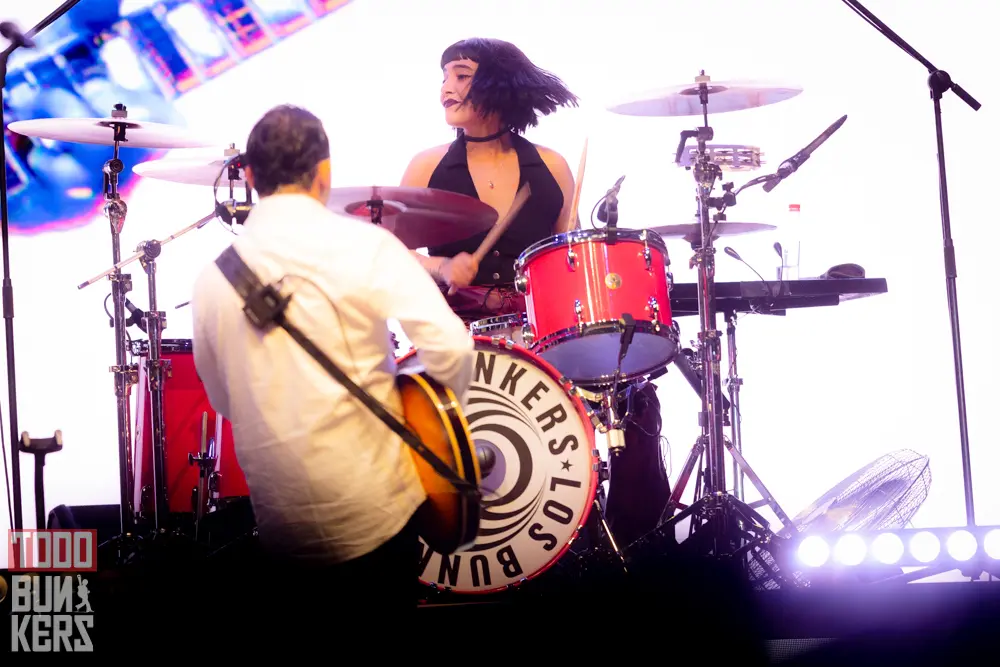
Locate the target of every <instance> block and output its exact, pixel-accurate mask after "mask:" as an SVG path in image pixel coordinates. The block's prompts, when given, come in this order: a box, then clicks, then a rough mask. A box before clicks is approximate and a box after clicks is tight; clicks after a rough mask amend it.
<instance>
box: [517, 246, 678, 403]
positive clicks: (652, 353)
mask: <svg viewBox="0 0 1000 667" xmlns="http://www.w3.org/2000/svg"><path fill="white" fill-rule="evenodd" d="M669 265H670V256H669V254H668V253H667V246H666V245H665V244H664V243H663V239H661V238H660V236H659V235H658V234H656V233H655V232H651V231H649V230H645V229H641V230H640V229H619V230H617V238H616V239H615V240H614V242H612V241H610V240H608V232H607V230H606V229H599V230H577V231H572V232H568V233H566V234H560V235H558V236H553V237H550V238H548V239H545V240H543V241H539V242H538V243H536V244H534V245H533V246H531V247H529V248H528V249H527V250H525V251H524V252H523V253H522V254H521V256H520V257H519V258H518V260H517V264H516V270H517V278H516V282H515V285H516V287H517V289H518V290H519V291H521V292H522V293H524V295H525V301H526V310H527V320H528V324H527V325H526V327H525V331H524V341H525V344H526V345H527V346H528V348H529V349H531V350H532V351H533V352H536V353H537V354H538V355H539V356H540V357H541V358H542V359H545V360H546V361H547V362H549V363H550V364H552V365H553V366H555V367H556V368H558V369H559V371H560V372H561V373H562V374H563V375H565V376H566V377H568V378H569V379H571V380H573V381H575V382H577V383H579V384H581V385H590V386H601V385H606V384H610V383H611V382H612V381H613V380H614V372H615V369H616V368H617V366H618V355H619V353H620V349H621V334H622V327H621V325H620V323H619V320H620V319H621V318H622V316H623V315H625V314H626V313H628V314H630V315H631V316H632V318H633V319H634V320H635V324H636V327H635V335H634V337H633V339H632V343H631V345H630V346H629V348H628V351H627V354H626V356H625V359H624V361H623V363H622V368H621V371H622V377H623V379H626V380H629V379H633V378H637V377H641V376H643V375H646V374H648V373H651V372H653V371H655V370H657V369H658V368H660V367H663V366H665V365H667V364H668V363H670V361H671V360H672V359H673V358H674V356H675V355H676V354H677V350H678V348H679V344H678V343H679V336H678V333H677V330H676V328H675V327H674V322H673V317H672V314H671V310H670V287H671V282H672V277H671V276H670V274H669V273H667V266H669Z"/></svg>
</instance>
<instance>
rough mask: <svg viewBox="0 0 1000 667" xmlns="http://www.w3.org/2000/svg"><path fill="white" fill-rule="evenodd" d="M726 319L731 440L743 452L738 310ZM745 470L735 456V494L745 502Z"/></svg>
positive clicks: (725, 315)
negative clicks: (737, 355)
mask: <svg viewBox="0 0 1000 667" xmlns="http://www.w3.org/2000/svg"><path fill="white" fill-rule="evenodd" d="M724 317H725V319H726V343H727V344H728V347H729V350H728V351H729V355H728V356H729V377H728V378H726V387H727V388H728V389H729V407H730V411H731V412H730V417H729V425H730V431H731V433H732V437H731V438H730V442H731V443H732V445H733V449H735V450H736V451H737V452H739V453H740V454H742V453H743V428H742V424H741V423H740V422H741V421H742V420H743V416H742V414H740V387H742V386H743V379H742V378H741V377H740V376H739V372H738V370H737V368H736V311H734V310H727V311H726V312H725V313H724ZM743 477H744V473H743V470H742V469H741V468H740V464H739V463H738V462H737V460H736V459H735V458H733V495H734V496H736V498H737V499H738V500H740V501H741V502H745V498H744V495H743Z"/></svg>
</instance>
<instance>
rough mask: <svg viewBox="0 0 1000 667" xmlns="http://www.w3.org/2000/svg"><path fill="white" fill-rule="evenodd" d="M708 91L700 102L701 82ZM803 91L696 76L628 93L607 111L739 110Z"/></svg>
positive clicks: (690, 113)
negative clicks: (677, 82) (628, 94)
mask: <svg viewBox="0 0 1000 667" xmlns="http://www.w3.org/2000/svg"><path fill="white" fill-rule="evenodd" d="M699 79H703V80H704V85H705V88H706V92H707V98H708V103H707V105H706V106H705V107H703V106H702V102H701V82H700V81H699ZM801 92H802V88H799V87H797V86H781V85H769V84H763V83H753V82H749V81H747V82H736V81H730V82H718V83H716V82H712V81H711V80H710V79H709V77H707V76H701V77H697V78H696V80H695V82H694V83H687V84H682V85H678V86H671V87H669V88H659V89H656V90H649V91H646V92H643V93H638V94H635V95H631V96H629V97H628V98H627V99H625V100H622V101H620V102H618V103H616V104H613V105H611V106H609V107H608V110H609V111H611V112H613V113H616V114H620V115H623V116H659V117H664V116H700V115H701V114H702V112H703V111H705V110H707V111H708V113H710V114H715V113H725V112H727V111H741V110H743V109H752V108H754V107H762V106H766V105H768V104H776V103H778V102H784V101H785V100H788V99H791V98H793V97H795V96H796V95H798V94H799V93H801Z"/></svg>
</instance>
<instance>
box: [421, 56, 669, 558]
mask: <svg viewBox="0 0 1000 667" xmlns="http://www.w3.org/2000/svg"><path fill="white" fill-rule="evenodd" d="M441 69H442V72H443V74H444V82H443V83H442V85H441V105H442V106H443V107H444V117H445V122H447V123H448V124H449V125H450V126H452V127H454V128H455V129H456V130H457V133H458V137H457V138H456V139H455V141H453V142H452V143H450V144H446V145H443V146H435V147H433V148H429V149H427V150H424V151H422V152H420V153H418V154H417V155H416V156H415V157H414V158H413V159H412V160H411V162H410V164H409V167H407V169H406V173H405V174H404V175H403V180H402V183H401V185H402V186H404V187H417V188H434V189H438V190H447V191H449V192H456V193H459V194H463V195H468V196H470V197H474V198H476V199H479V200H481V201H483V202H484V203H486V204H489V205H490V206H492V207H493V208H494V209H496V211H497V213H498V214H499V216H500V218H502V217H503V216H504V215H505V214H506V213H507V211H508V210H509V209H510V207H511V204H512V202H513V200H514V196H515V194H516V193H517V191H518V190H519V189H520V187H521V186H523V185H524V184H525V183H528V184H530V186H531V196H530V197H529V198H528V200H527V202H526V203H525V205H524V206H523V207H522V208H521V210H520V212H519V213H518V214H517V216H516V217H515V218H514V220H513V221H512V223H511V225H510V227H509V228H508V229H507V231H506V232H505V233H504V234H503V236H501V238H500V240H499V241H498V242H497V243H496V245H495V246H494V247H493V248H492V249H491V250H490V252H489V253H488V255H487V256H486V257H484V258H483V260H482V262H481V263H478V264H477V262H476V261H475V259H474V257H473V253H475V251H476V249H477V248H478V247H479V244H480V243H481V242H482V240H483V239H484V238H485V236H486V232H483V233H480V234H478V235H476V236H474V237H472V238H470V239H468V240H465V241H461V242H457V243H449V244H446V245H439V246H436V247H430V248H428V254H429V255H430V256H429V257H424V256H422V255H418V259H419V260H420V262H421V264H423V265H424V267H425V268H426V269H427V270H428V271H429V272H430V273H431V274H432V275H434V276H435V277H436V278H437V279H438V280H439V281H440V282H443V283H446V284H447V285H450V286H452V287H456V288H462V289H459V290H458V292H457V294H455V295H452V296H449V297H448V298H449V302H450V303H451V304H452V308H453V309H454V310H455V311H456V312H457V313H458V314H459V315H460V316H462V317H463V318H464V319H466V320H469V321H471V320H476V319H480V318H484V317H490V316H493V315H499V314H505V313H521V312H524V310H525V305H524V299H523V297H521V296H520V295H518V294H517V293H516V292H515V291H514V289H513V282H514V263H515V260H516V259H517V258H518V257H519V256H520V254H521V253H522V252H524V250H525V249H526V248H528V246H530V245H532V244H533V243H535V242H537V241H541V240H542V239H545V238H548V237H550V236H553V235H555V234H561V233H563V232H566V231H569V230H572V229H577V228H578V227H579V218H578V217H576V218H575V219H573V220H571V219H570V215H571V208H572V202H573V195H574V182H573V181H574V179H573V173H572V171H571V170H570V168H569V165H568V164H567V163H566V160H565V158H563V156H561V155H560V154H559V153H557V152H555V151H553V150H552V149H549V148H545V147H544V146H538V145H535V144H532V143H531V142H529V141H528V140H527V139H525V138H524V137H523V136H522V135H523V134H524V132H525V130H526V129H527V128H528V127H534V126H536V125H537V124H538V115H539V114H542V115H549V114H551V113H553V112H554V111H556V110H557V109H558V108H559V107H564V106H576V104H577V97H576V96H575V95H574V94H573V93H571V92H570V91H569V90H568V89H567V88H566V86H565V85H564V84H563V82H562V81H560V80H559V79H558V78H557V77H555V76H553V75H552V74H550V73H548V72H545V71H543V70H541V69H539V68H538V67H537V66H535V65H534V64H533V63H532V62H531V61H530V60H529V59H528V58H527V56H525V55H524V53H522V52H521V51H520V49H518V48H517V47H516V46H514V45H513V44H510V43H508V42H504V41H500V40H495V39H480V38H477V39H467V40H463V41H460V42H457V43H455V44H452V45H451V46H449V47H448V48H447V49H445V51H444V53H443V54H442V56H441ZM626 401H627V409H628V410H629V419H628V424H627V426H626V430H625V443H626V446H625V450H624V451H623V452H622V454H620V455H619V456H616V457H615V459H614V460H613V461H611V465H610V478H611V480H610V481H611V484H610V489H609V493H608V501H607V502H608V504H607V518H608V522H609V524H611V526H612V529H613V531H614V532H615V536H616V538H617V539H618V542H619V544H621V545H623V546H624V545H627V544H629V543H630V542H632V541H633V540H635V539H637V538H639V537H641V536H642V535H643V534H645V533H646V532H648V531H650V530H652V529H653V528H655V527H656V525H657V523H658V521H659V518H660V513H661V512H662V510H663V508H664V507H665V506H666V503H667V499H668V497H669V495H670V486H669V482H668V480H667V474H666V470H665V467H664V464H663V457H662V454H661V451H660V436H659V434H660V425H661V424H660V404H659V401H658V400H657V397H656V393H655V388H654V387H653V385H652V384H647V385H646V386H645V388H643V389H642V390H640V391H637V392H630V393H629V396H628V398H627V399H626ZM626 401H623V402H622V405H621V406H620V414H624V413H625V410H626Z"/></svg>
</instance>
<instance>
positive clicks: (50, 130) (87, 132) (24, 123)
mask: <svg viewBox="0 0 1000 667" xmlns="http://www.w3.org/2000/svg"><path fill="white" fill-rule="evenodd" d="M116 127H124V129H125V132H124V140H122V142H121V147H122V148H200V147H204V146H211V145H213V143H214V142H209V141H204V140H202V139H200V138H198V137H195V136H193V135H192V134H191V133H190V132H189V131H188V130H186V129H184V128H182V127H175V126H173V125H164V124H162V123H151V122H147V121H137V120H129V119H128V118H36V119H34V120H19V121H15V122H13V123H11V124H10V125H8V126H7V129H9V130H10V131H11V132H15V133H17V134H21V135H24V136H26V137H37V138H39V139H51V140H53V141H66V142H69V143H75V144H96V145H99V146H114V145H115V128H116Z"/></svg>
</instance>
